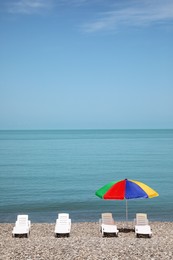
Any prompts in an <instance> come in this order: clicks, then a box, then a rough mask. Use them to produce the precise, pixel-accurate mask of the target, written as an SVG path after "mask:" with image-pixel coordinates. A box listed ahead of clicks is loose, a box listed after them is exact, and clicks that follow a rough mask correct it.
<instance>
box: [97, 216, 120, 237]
mask: <svg viewBox="0 0 173 260" xmlns="http://www.w3.org/2000/svg"><path fill="white" fill-rule="evenodd" d="M99 223H100V231H101V232H102V236H103V237H104V236H105V234H106V233H108V234H115V236H118V232H119V230H118V229H117V226H116V224H115V221H114V219H113V217H112V213H102V218H101V219H100V220H99Z"/></svg>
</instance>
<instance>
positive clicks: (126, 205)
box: [126, 200, 128, 226]
mask: <svg viewBox="0 0 173 260" xmlns="http://www.w3.org/2000/svg"><path fill="white" fill-rule="evenodd" d="M126 223H127V226H128V205H127V200H126Z"/></svg>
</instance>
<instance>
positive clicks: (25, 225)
mask: <svg viewBox="0 0 173 260" xmlns="http://www.w3.org/2000/svg"><path fill="white" fill-rule="evenodd" d="M30 229H31V221H30V220H28V215H18V216H17V221H16V222H15V226H14V228H13V231H12V236H13V237H15V235H22V234H24V235H26V237H29V234H30Z"/></svg>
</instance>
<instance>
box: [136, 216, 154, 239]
mask: <svg viewBox="0 0 173 260" xmlns="http://www.w3.org/2000/svg"><path fill="white" fill-rule="evenodd" d="M135 235H136V237H138V236H139V235H148V237H150V238H151V237H152V231H151V227H150V225H149V221H148V218H147V214H145V213H137V214H136V219H135Z"/></svg>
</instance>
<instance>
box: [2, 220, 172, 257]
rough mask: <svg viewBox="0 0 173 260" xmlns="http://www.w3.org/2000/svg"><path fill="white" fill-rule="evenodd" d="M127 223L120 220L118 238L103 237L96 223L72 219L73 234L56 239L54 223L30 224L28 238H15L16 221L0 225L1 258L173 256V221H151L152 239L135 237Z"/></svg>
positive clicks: (130, 224) (130, 225)
mask: <svg viewBox="0 0 173 260" xmlns="http://www.w3.org/2000/svg"><path fill="white" fill-rule="evenodd" d="M126 225H127V224H126V223H123V222H118V223H117V227H118V229H119V230H120V232H119V235H118V237H113V236H108V237H102V235H101V233H100V231H99V224H98V223H97V222H96V223H93V222H85V223H73V222H72V227H71V232H70V237H59V238H56V237H55V236H54V227H55V224H46V223H45V224H40V223H33V224H32V223H31V233H30V236H29V238H25V237H15V238H13V237H12V229H13V226H14V224H0V252H1V253H0V259H1V260H8V259H11V260H12V259H14V260H20V259H21V260H25V259H27V260H53V259H55V260H56V259H57V260H58V259H61V260H70V259H73V260H84V259H86V260H97V259H104V260H115V259H118V260H120V259H123V260H124V259H132V260H135V259H143V260H149V259H150V260H152V259H158V260H159V259H164V260H167V259H169V260H172V259H173V222H150V226H151V228H152V232H153V236H152V238H147V237H140V238H136V237H135V233H134V230H133V224H132V223H129V224H128V230H126V229H125V227H126Z"/></svg>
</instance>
